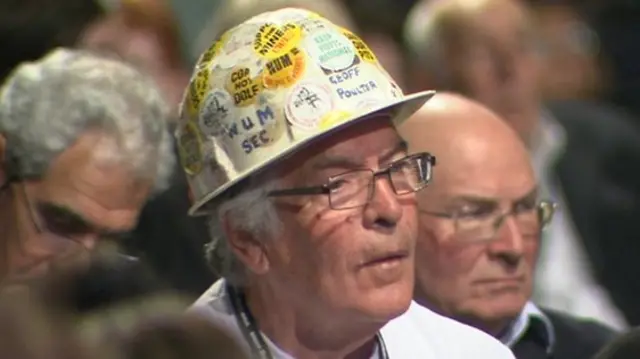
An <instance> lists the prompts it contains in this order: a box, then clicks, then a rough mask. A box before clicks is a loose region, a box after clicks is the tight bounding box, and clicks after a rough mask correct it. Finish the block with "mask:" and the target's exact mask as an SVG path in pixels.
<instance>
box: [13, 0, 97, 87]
mask: <svg viewBox="0 0 640 359" xmlns="http://www.w3.org/2000/svg"><path fill="white" fill-rule="evenodd" d="M103 13H104V11H103V8H102V7H101V6H100V5H99V4H98V3H97V2H96V1H94V0H21V1H0V51H2V56H1V57H0V83H2V82H3V81H4V79H5V78H6V77H7V76H8V75H9V73H10V72H11V71H12V70H13V69H14V68H15V67H16V66H17V65H19V64H20V63H22V62H25V61H36V60H39V59H40V58H41V57H43V56H44V55H45V54H47V53H48V52H49V51H51V50H53V49H54V48H56V47H73V46H75V44H76V42H77V41H78V39H79V38H80V37H81V35H82V33H83V31H84V29H85V28H86V27H87V26H88V25H89V24H91V23H92V22H93V21H94V20H96V19H98V18H100V17H101V16H102V15H103Z"/></svg>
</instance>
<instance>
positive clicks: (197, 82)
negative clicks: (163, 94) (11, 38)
mask: <svg viewBox="0 0 640 359" xmlns="http://www.w3.org/2000/svg"><path fill="white" fill-rule="evenodd" d="M208 91H209V68H208V67H207V66H203V67H201V68H200V69H199V70H198V72H196V75H195V76H194V78H193V79H192V80H191V83H190V84H189V91H188V96H189V101H188V103H189V112H190V114H191V115H192V116H195V115H197V114H198V112H199V111H200V106H201V104H202V100H203V99H204V96H205V94H206V93H207V92H208Z"/></svg>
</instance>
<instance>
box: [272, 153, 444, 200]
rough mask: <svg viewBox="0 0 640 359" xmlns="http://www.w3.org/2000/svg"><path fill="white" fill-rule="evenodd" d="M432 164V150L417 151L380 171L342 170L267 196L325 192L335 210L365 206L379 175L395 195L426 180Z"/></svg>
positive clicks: (322, 193)
mask: <svg viewBox="0 0 640 359" xmlns="http://www.w3.org/2000/svg"><path fill="white" fill-rule="evenodd" d="M435 164H436V158H435V157H434V156H432V155H431V154H429V153H426V152H423V153H416V154H414V155H410V156H407V157H404V158H402V159H400V160H397V161H394V162H393V163H391V164H390V165H389V166H387V167H386V168H384V169H381V170H379V171H374V170H372V169H370V168H364V169H358V170H353V171H349V172H344V173H341V174H338V175H335V176H331V177H329V179H328V180H327V182H326V183H325V184H323V185H321V186H313V187H298V188H289V189H282V190H276V191H271V192H269V196H273V197H277V196H300V195H327V196H328V197H329V205H330V207H331V209H334V210H340V209H351V208H357V207H364V206H366V205H367V203H369V202H370V201H371V199H372V198H373V195H374V193H375V180H376V179H377V178H378V177H381V176H382V177H387V179H388V180H389V183H390V184H391V188H393V191H394V192H395V194H396V195H406V194H409V193H413V192H417V191H419V190H421V189H422V188H424V187H426V186H427V185H428V184H429V182H430V181H431V177H432V172H433V166H435Z"/></svg>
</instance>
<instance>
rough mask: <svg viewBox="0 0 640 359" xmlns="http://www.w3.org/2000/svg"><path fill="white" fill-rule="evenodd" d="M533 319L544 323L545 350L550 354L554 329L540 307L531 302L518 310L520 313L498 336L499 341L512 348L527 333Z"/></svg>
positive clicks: (553, 341) (554, 335) (553, 342)
mask: <svg viewBox="0 0 640 359" xmlns="http://www.w3.org/2000/svg"><path fill="white" fill-rule="evenodd" d="M534 319H537V320H540V321H542V323H543V325H544V330H545V333H544V337H545V338H546V343H545V344H546V350H547V354H551V352H552V350H553V345H554V344H555V341H556V331H555V329H554V328H553V324H552V323H551V320H550V319H549V318H548V317H547V316H546V315H545V314H544V313H543V312H542V311H541V310H540V308H538V307H537V306H536V305H535V304H533V303H531V302H527V304H526V305H525V306H524V308H523V309H522V311H521V312H520V315H518V318H516V320H515V321H514V322H513V323H511V325H510V326H509V328H507V330H506V331H505V332H504V333H503V334H502V335H501V336H500V338H499V339H500V341H501V342H502V343H503V344H504V345H506V346H508V347H509V348H513V346H514V345H515V344H516V343H518V342H519V341H520V340H521V339H522V338H523V337H524V335H525V334H526V333H527V331H528V330H529V328H530V326H531V324H532V323H531V321H532V320H534Z"/></svg>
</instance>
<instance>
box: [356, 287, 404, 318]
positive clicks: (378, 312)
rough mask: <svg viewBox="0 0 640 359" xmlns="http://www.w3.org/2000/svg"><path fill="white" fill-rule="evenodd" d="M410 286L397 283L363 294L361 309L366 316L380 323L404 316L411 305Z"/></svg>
mask: <svg viewBox="0 0 640 359" xmlns="http://www.w3.org/2000/svg"><path fill="white" fill-rule="evenodd" d="M412 288H413V287H412V286H408V285H403V284H400V283H398V284H397V285H394V286H388V287H387V288H379V289H376V290H374V291H372V293H368V294H363V296H362V298H363V302H362V303H361V304H362V305H361V308H362V311H363V312H366V313H367V315H368V316H370V317H371V318H373V319H375V320H376V321H380V322H388V321H390V320H392V319H394V318H396V317H399V316H401V315H402V314H404V313H405V312H406V311H407V310H408V309H409V306H410V305H411V301H412V297H413V290H412Z"/></svg>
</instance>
